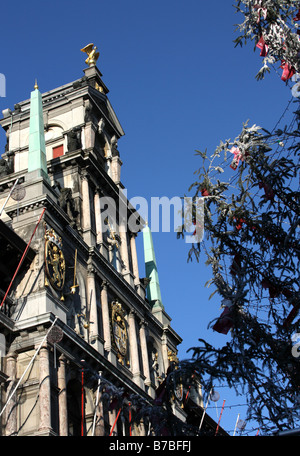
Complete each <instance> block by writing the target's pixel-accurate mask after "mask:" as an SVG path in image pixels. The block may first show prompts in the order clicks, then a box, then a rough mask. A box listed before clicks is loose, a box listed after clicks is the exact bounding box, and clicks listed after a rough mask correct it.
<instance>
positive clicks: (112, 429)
mask: <svg viewBox="0 0 300 456" xmlns="http://www.w3.org/2000/svg"><path fill="white" fill-rule="evenodd" d="M120 413H121V409H120V410H119V411H118V414H117V417H116V419H115V422H114V425H113V427H112V428H111V431H110V434H109V436H111V435H112V433H113V431H114V429H115V425H116V423H117V421H118V418H119V415H120Z"/></svg>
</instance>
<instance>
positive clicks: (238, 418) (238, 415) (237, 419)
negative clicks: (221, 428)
mask: <svg viewBox="0 0 300 456" xmlns="http://www.w3.org/2000/svg"><path fill="white" fill-rule="evenodd" d="M239 418H240V414H238V416H237V419H236V423H235V428H234V431H233V435H235V431H236V428H237V424H238V421H239Z"/></svg>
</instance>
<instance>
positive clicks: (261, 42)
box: [256, 36, 269, 57]
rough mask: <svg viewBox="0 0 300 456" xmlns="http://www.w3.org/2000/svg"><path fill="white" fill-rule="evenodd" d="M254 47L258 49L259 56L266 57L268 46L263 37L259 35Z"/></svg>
mask: <svg viewBox="0 0 300 456" xmlns="http://www.w3.org/2000/svg"><path fill="white" fill-rule="evenodd" d="M256 47H258V49H260V54H259V55H260V56H261V57H266V55H267V54H268V51H269V46H268V45H267V44H266V42H265V40H264V37H263V36H261V37H260V40H259V42H258V43H257V45H256Z"/></svg>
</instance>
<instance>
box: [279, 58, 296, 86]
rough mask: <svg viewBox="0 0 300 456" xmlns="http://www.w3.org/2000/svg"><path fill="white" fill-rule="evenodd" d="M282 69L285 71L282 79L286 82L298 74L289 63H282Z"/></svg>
mask: <svg viewBox="0 0 300 456" xmlns="http://www.w3.org/2000/svg"><path fill="white" fill-rule="evenodd" d="M280 68H282V69H283V72H282V76H281V79H282V81H284V82H285V81H287V80H288V79H290V78H291V77H293V76H294V74H295V73H296V70H295V68H293V67H292V66H291V65H290V64H289V63H288V62H285V61H284V60H282V61H281V65H280Z"/></svg>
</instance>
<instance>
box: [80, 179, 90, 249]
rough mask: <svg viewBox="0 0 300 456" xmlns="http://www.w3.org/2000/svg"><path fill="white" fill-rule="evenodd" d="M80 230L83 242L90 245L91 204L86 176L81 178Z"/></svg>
mask: <svg viewBox="0 0 300 456" xmlns="http://www.w3.org/2000/svg"><path fill="white" fill-rule="evenodd" d="M81 197H82V201H81V228H82V235H83V239H84V241H85V242H86V243H87V244H88V245H92V236H91V202H90V192H89V182H88V175H87V174H83V175H82V176H81Z"/></svg>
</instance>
